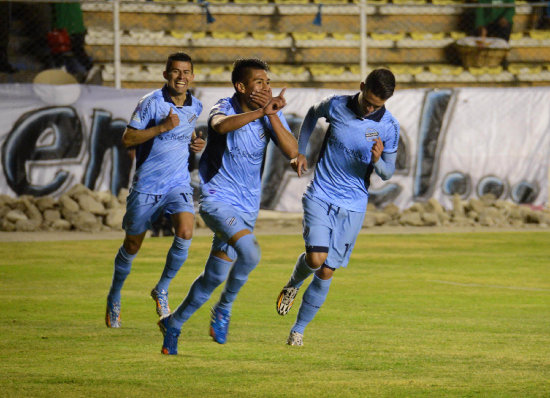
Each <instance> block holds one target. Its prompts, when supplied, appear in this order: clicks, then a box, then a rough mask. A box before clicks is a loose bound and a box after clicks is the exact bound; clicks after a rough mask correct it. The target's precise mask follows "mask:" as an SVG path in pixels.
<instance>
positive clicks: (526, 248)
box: [0, 232, 550, 398]
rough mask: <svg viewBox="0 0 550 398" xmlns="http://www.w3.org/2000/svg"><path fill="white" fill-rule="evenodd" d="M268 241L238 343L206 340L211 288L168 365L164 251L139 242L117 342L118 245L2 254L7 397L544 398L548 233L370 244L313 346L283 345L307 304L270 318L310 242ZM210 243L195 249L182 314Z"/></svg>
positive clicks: (76, 244) (549, 320) (185, 275)
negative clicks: (110, 304)
mask: <svg viewBox="0 0 550 398" xmlns="http://www.w3.org/2000/svg"><path fill="white" fill-rule="evenodd" d="M258 239H259V241H260V245H261V246H262V262H261V263H260V265H259V266H258V268H257V269H256V270H255V271H254V272H253V273H252V274H251V277H250V279H249V282H248V283H247V284H246V285H245V286H244V288H243V290H242V291H241V293H240V294H239V297H238V298H237V301H236V303H235V306H234V312H233V317H232V320H231V326H230V334H229V339H228V343H227V344H225V345H219V344H216V343H214V342H213V341H212V340H211V338H210V337H209V336H208V324H209V310H210V306H211V305H212V304H213V303H214V302H215V300H216V299H217V298H218V296H219V293H220V290H217V291H216V292H214V295H213V297H212V299H211V301H210V302H208V303H207V304H206V305H205V306H203V307H202V308H201V309H200V310H199V311H198V312H197V313H196V314H195V315H194V316H193V317H192V318H191V319H190V320H189V321H188V322H187V323H186V324H185V325H184V328H183V329H182V333H181V336H180V340H179V352H180V355H178V356H173V357H166V356H163V355H161V354H160V348H161V345H162V339H161V334H160V332H159V331H158V328H157V325H156V321H157V317H156V314H155V312H154V304H153V301H152V300H151V298H150V297H149V292H150V290H151V288H152V287H153V286H154V284H155V283H156V281H157V279H158V277H159V276H160V272H161V270H162V266H163V263H164V257H165V255H166V251H167V249H168V247H169V245H170V242H171V241H170V239H169V238H155V239H148V240H146V241H145V243H144V246H143V248H142V250H141V252H140V254H139V255H138V257H137V259H136V260H135V261H134V266H133V270H132V273H131V275H130V276H129V278H128V279H127V281H126V285H125V287H124V289H123V292H122V294H123V298H122V328H121V329H118V330H116V329H107V328H106V327H105V325H104V312H105V298H106V294H107V290H108V287H109V285H110V279H111V275H112V262H113V258H114V255H115V253H116V250H117V249H118V247H119V245H120V241H115V240H105V241H101V240H98V241H72V242H70V241H60V242H16V243H7V242H0V253H1V255H0V286H1V289H0V299H1V300H0V309H1V310H0V314H1V315H0V317H1V322H0V333H1V338H0V347H1V349H0V356H1V362H0V363H1V365H0V369H1V371H0V396H2V397H49V398H51V397H58V396H71V397H73V396H81V397H152V396H158V397H172V396H178V397H281V396H285V397H549V396H550V232H517V233H516V232H500V233H492V232H480V233H460V234H459V233H445V234H402V235H401V234H399V235H375V234H362V235H360V236H359V238H358V242H357V244H356V247H355V250H354V253H353V255H352V260H351V262H350V265H349V266H348V268H347V269H345V270H341V271H337V272H336V274H335V279H334V281H333V283H332V286H331V291H330V293H329V296H328V299H327V302H326V303H325V305H324V306H323V308H322V309H321V311H320V312H319V314H318V316H317V317H316V318H315V319H314V321H313V322H312V323H311V324H310V325H309V326H308V329H306V333H305V338H304V344H305V345H304V346H303V347H289V346H287V345H285V340H286V337H287V336H288V332H289V329H290V327H291V325H292V324H293V322H294V320H295V316H296V313H297V309H298V307H299V304H300V301H301V296H302V293H303V292H300V293H299V296H298V299H297V302H296V304H295V307H294V308H293V309H292V311H291V312H290V313H289V314H288V315H287V316H286V317H281V316H279V315H277V313H276V312H275V299H276V297H277V295H278V293H279V290H280V288H281V287H282V286H283V284H284V283H286V281H287V279H288V277H289V275H290V272H291V269H292V266H293V264H294V262H295V259H296V257H297V255H298V253H300V251H301V250H302V247H303V242H302V239H301V237H300V236H299V235H285V236H272V235H261V236H259V237H258ZM209 244H210V238H209V237H196V238H195V239H194V240H193V244H192V247H191V253H190V256H189V260H188V261H187V263H186V264H185V265H184V267H183V268H182V269H181V271H180V273H179V274H178V276H177V277H176V279H175V280H174V282H173V283H172V285H171V290H170V302H171V306H172V308H175V307H176V306H177V305H178V304H179V303H180V302H181V300H182V299H183V297H184V295H185V294H186V293H187V289H188V288H189V285H190V283H191V282H192V281H193V280H194V278H195V277H196V276H197V275H198V274H199V273H200V272H201V270H202V267H203V263H204V261H205V258H206V256H207V254H208V251H209ZM302 290H304V289H302Z"/></svg>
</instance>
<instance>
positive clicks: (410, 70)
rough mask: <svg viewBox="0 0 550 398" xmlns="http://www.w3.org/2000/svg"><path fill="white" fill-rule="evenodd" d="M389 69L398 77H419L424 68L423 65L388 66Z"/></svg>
mask: <svg viewBox="0 0 550 398" xmlns="http://www.w3.org/2000/svg"><path fill="white" fill-rule="evenodd" d="M388 68H389V69H390V70H391V71H392V72H393V73H395V74H396V75H418V74H419V73H422V71H423V70H424V67H423V66H422V65H399V64H396V65H388Z"/></svg>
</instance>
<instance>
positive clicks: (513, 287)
mask: <svg viewBox="0 0 550 398" xmlns="http://www.w3.org/2000/svg"><path fill="white" fill-rule="evenodd" d="M428 282H434V283H442V284H444V285H453V286H464V287H484V288H492V289H510V290H526V291H530V292H550V289H543V288H539V287H523V286H499V285H482V284H479V283H459V282H451V281H441V280H437V279H432V280H429V281H428Z"/></svg>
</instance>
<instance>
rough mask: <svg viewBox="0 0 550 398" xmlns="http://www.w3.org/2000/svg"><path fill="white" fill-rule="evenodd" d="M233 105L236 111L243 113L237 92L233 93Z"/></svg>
mask: <svg viewBox="0 0 550 398" xmlns="http://www.w3.org/2000/svg"><path fill="white" fill-rule="evenodd" d="M230 102H231V106H232V107H233V109H235V113H237V114H239V113H243V110H242V108H241V105H240V104H239V100H238V99H237V93H235V94H233V97H231V100H230Z"/></svg>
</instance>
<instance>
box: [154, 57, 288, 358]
mask: <svg viewBox="0 0 550 398" xmlns="http://www.w3.org/2000/svg"><path fill="white" fill-rule="evenodd" d="M267 71H268V66H267V64H266V63H265V62H263V61H261V60H258V59H240V60H237V61H236V62H235V63H234V65H233V72H232V75H231V81H232V83H233V86H234V88H235V94H234V95H233V97H230V98H222V99H220V100H219V101H218V102H217V103H216V105H215V106H214V107H213V108H212V110H211V111H210V116H209V119H208V143H207V145H206V149H205V151H204V153H203V155H202V157H201V159H200V163H199V174H200V178H201V201H200V214H201V216H202V218H203V219H204V221H205V222H206V224H207V225H208V227H209V228H210V229H211V230H212V231H213V232H214V238H213V242H212V249H211V252H210V256H209V258H208V260H207V261H206V265H205V267H204V271H203V273H202V274H200V275H199V276H198V278H197V279H196V280H195V281H194V282H193V284H192V286H191V288H190V290H189V293H188V294H187V297H186V298H185V299H184V300H183V302H182V303H181V304H180V306H179V307H178V308H177V309H176V311H174V313H173V314H172V315H170V316H168V317H163V318H161V320H160V321H159V323H158V324H159V327H160V329H161V331H162V333H163V335H164V342H163V346H162V353H163V354H167V355H174V354H177V343H178V337H179V334H180V330H181V327H182V325H183V323H184V322H185V321H187V319H189V317H190V316H191V315H192V314H193V313H194V312H195V311H196V310H197V309H198V308H200V307H201V305H202V304H204V303H205V302H206V301H207V300H208V299H209V297H210V295H211V294H212V292H213V291H214V289H216V287H218V286H219V285H220V284H221V283H222V282H223V281H225V280H226V279H227V282H226V284H225V287H224V290H223V292H222V294H221V297H220V300H219V301H218V303H217V304H216V305H215V306H214V308H212V320H211V323H210V335H211V336H212V337H213V338H214V340H215V341H216V342H218V343H220V344H224V343H225V342H226V338H227V331H228V327H229V320H230V317H231V308H232V305H233V302H234V301H235V298H236V296H237V293H238V292H239V290H240V289H241V287H242V286H243V285H244V284H245V282H246V281H247V279H248V275H249V274H250V272H251V271H252V270H253V269H254V268H255V267H256V265H257V264H258V263H259V261H260V248H259V246H258V243H257V241H256V237H255V236H254V234H253V232H252V231H253V230H254V224H255V222H256V218H257V216H258V210H259V204H260V189H261V184H260V175H261V167H262V161H263V157H264V153H265V150H266V147H267V144H268V142H269V140H270V139H273V141H274V142H275V143H276V144H277V145H278V146H279V148H280V149H281V151H282V152H283V153H284V154H285V155H286V156H287V157H288V158H293V157H295V156H296V155H297V154H298V144H297V142H296V139H295V138H294V136H293V135H292V134H291V133H290V128H289V127H288V124H287V122H286V120H285V118H284V116H283V114H282V112H281V109H282V108H283V107H284V106H285V105H286V101H285V98H284V91H285V89H283V90H282V91H281V93H280V94H279V95H278V96H277V97H272V94H271V88H270V80H269V78H268V75H267ZM233 262H234V264H233ZM232 264H233V265H232Z"/></svg>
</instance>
